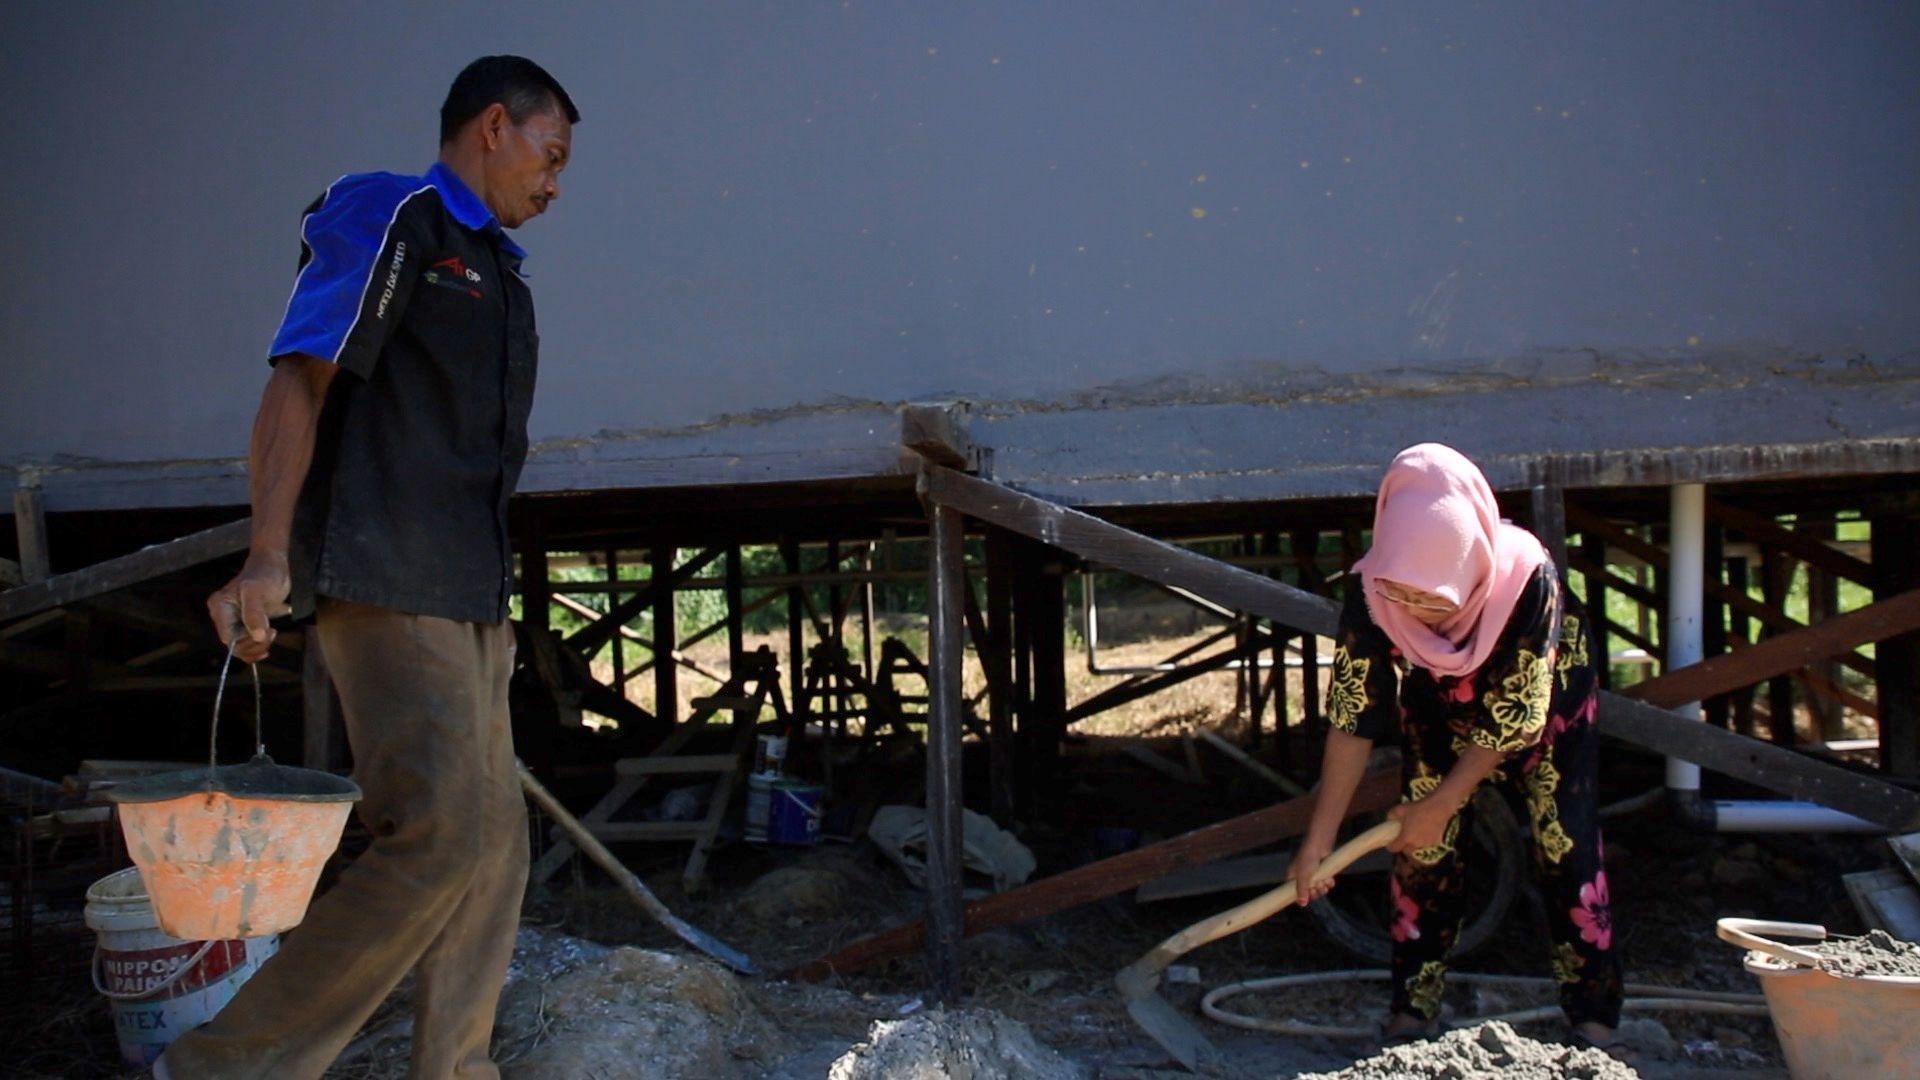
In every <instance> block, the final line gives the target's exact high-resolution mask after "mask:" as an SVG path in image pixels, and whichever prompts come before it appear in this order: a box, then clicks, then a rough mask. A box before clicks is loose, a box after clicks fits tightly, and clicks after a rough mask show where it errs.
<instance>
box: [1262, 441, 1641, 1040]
mask: <svg viewBox="0 0 1920 1080" xmlns="http://www.w3.org/2000/svg"><path fill="white" fill-rule="evenodd" d="M1354 570H1355V571H1356V572H1357V574H1358V576H1359V583H1358V587H1356V588H1352V589H1350V590H1349V591H1348V595H1347V603H1346V607H1345V609H1344V611H1343V612H1342V614H1341V618H1340V639H1339V647H1338V649H1337V650H1336V651H1335V653H1334V657H1333V678H1332V685H1331V688H1330V689H1329V691H1328V693H1327V712H1328V720H1329V726H1330V730H1329V731H1328V733H1327V745H1326V753H1325V757H1324V759H1323V762H1322V765H1321V781H1320V791H1319V795H1318V797H1317V798H1316V800H1315V803H1314V810H1313V820H1312V823H1311V824H1310V825H1309V826H1308V828H1307V835H1306V838H1305V841H1304V843H1303V844H1302V846H1301V850H1300V853H1299V855H1298V857H1297V858H1296V859H1295V861H1294V870H1293V874H1294V880H1295V881H1296V882H1298V884H1299V887H1300V903H1302V904H1307V903H1311V902H1312V901H1313V900H1315V899H1318V898H1319V897H1321V896H1324V895H1326V893H1327V891H1328V890H1329V889H1331V888H1332V887H1333V882H1332V881H1331V880H1329V881H1326V882H1323V883H1321V884H1319V885H1313V884H1312V878H1313V873H1314V870H1315V869H1316V868H1317V867H1318V866H1319V864H1320V862H1321V860H1323V859H1325V858H1326V856H1327V853H1328V852H1330V851H1332V850H1333V846H1334V840H1335V835H1336V833H1337V832H1338V831H1339V828H1340V823H1341V821H1342V819H1344V818H1345V817H1346V813H1347V805H1348V803H1349V802H1351V801H1352V799H1353V792H1354V788H1355V787H1356V786H1358V784H1359V781H1360V777H1361V774H1362V773H1363V772H1364V771H1365V769H1366V764H1367V757H1368V754H1369V753H1370V752H1371V751H1372V749H1373V743H1374V741H1375V740H1376V739H1381V738H1387V737H1390V736H1392V735H1394V734H1395V733H1396V732H1397V733H1398V735H1399V738H1400V745H1401V750H1402V766H1401V770H1402V778H1403V779H1402V783H1403V795H1402V801H1401V803H1400V805H1398V806H1396V807H1394V808H1393V809H1392V810H1390V811H1389V812H1388V815H1387V816H1388V817H1390V818H1392V819H1393V820H1395V821H1398V822H1400V836H1399V838H1398V839H1397V840H1395V841H1394V843H1393V844H1392V845H1390V847H1389V850H1391V851H1392V852H1393V853H1394V861H1393V877H1392V880H1391V886H1392V897H1393V907H1394V912H1395V917H1394V924H1393V1006H1392V1013H1391V1015H1390V1016H1389V1018H1388V1020H1387V1022H1386V1024H1385V1025H1384V1026H1383V1029H1382V1030H1383V1034H1384V1037H1385V1038H1386V1039H1387V1040H1388V1041H1394V1042H1397V1041H1406V1040H1408V1039H1412V1038H1419V1037H1424V1036H1426V1035H1430V1034H1434V1033H1436V1032H1437V1031H1438V1030H1439V1016H1440V996H1441V984H1442V980H1443V978H1444V976H1445V972H1446V957H1447V952H1448V950H1449V949H1451V948H1452V946H1453V941H1454V937H1455V935H1456V934H1458V933H1459V929H1460V921H1461V916H1462V914H1463V913H1462V911H1461V904H1462V902H1463V900H1464V886H1465V875H1466V874H1467V873H1471V872H1473V871H1474V868H1473V867H1471V866H1467V865H1463V863H1464V860H1463V858H1462V854H1463V853H1462V852H1461V851H1460V850H1459V842H1460V838H1462V837H1464V836H1465V835H1467V833H1468V829H1469V827H1470V826H1471V819H1470V815H1471V813H1472V809H1471V807H1470V806H1469V805H1468V801H1469V800H1470V799H1471V798H1472V796H1473V793H1474V791H1475V790H1476V789H1478V788H1479V787H1480V785H1481V784H1482V783H1483V782H1487V781H1491V782H1493V783H1494V784H1495V785H1496V786H1497V787H1498V788H1499V789H1500V790H1501V791H1502V793H1503V794H1505V795H1506V796H1507V797H1508V798H1509V799H1511V800H1514V801H1516V802H1517V803H1519V804H1521V805H1523V806H1524V808H1525V812H1526V818H1527V820H1528V821H1530V822H1531V823H1532V836H1533V849H1534V860H1533V862H1534V868H1535V873H1536V874H1537V875H1538V878H1539V884H1540V891H1541V893H1542V895H1543V896H1544V898H1545V900H1546V905H1547V910H1548V913H1549V915H1550V918H1551V922H1552V924H1553V925H1552V961H1553V974H1554V978H1555V979H1557V980H1558V982H1559V984H1560V1006H1561V1009H1562V1010H1563V1011H1564V1012H1565V1013H1566V1017H1567V1021H1568V1023H1569V1024H1571V1025H1572V1027H1573V1031H1574V1035H1575V1038H1576V1040H1577V1041H1579V1042H1581V1043H1584V1044H1588V1045H1593V1046H1598V1047H1602V1048H1611V1047H1613V1046H1614V1042H1615V1039H1614V1029H1615V1027H1616V1026H1617V1025H1618V1024H1619V1019H1620V998H1621V982H1620V961H1619V958H1618V956H1617V955H1616V954H1615V953H1614V951H1613V920H1612V914H1611V912H1610V911H1609V910H1608V906H1607V876H1606V873H1605V871H1604V870H1603V869H1602V866H1601V845H1600V819H1599V813H1598V806H1597V802H1596V798H1597V796H1596V782H1595V775H1596V772H1597V764H1598V756H1599V738H1600V736H1599V732H1598V731H1597V730H1595V728H1594V705H1595V700H1596V698H1595V693H1596V685H1595V683H1596V681H1595V677H1594V669H1593V658H1592V657H1590V656H1589V655H1588V652H1587V642H1588V640H1589V638H1588V634H1587V617H1586V612H1585V611H1584V609H1583V608H1582V607H1581V606H1580V602H1579V600H1578V599H1577V598H1575V597H1574V596H1573V595H1572V594H1571V593H1569V592H1568V591H1567V590H1566V589H1564V588H1563V587H1562V586H1561V584H1560V580H1559V575H1558V574H1557V572H1556V571H1555V569H1554V566H1553V563H1552V561H1551V560H1550V559H1549V558H1548V557H1547V553H1546V550H1545V549H1544V548H1543V547H1542V546H1541V544H1540V542H1539V541H1538V540H1536V539H1534V537H1533V536H1532V535H1531V534H1530V533H1528V532H1526V531H1525V530H1524V529H1520V528H1517V527H1515V526H1513V525H1510V524H1507V523H1505V522H1503V521H1501V520H1500V513H1499V507H1498V506H1497V504H1496V503H1495V502H1494V498H1493V489H1492V488H1491V487H1489V486H1488V484H1487V480H1486V477H1484V476H1482V475H1481V473H1480V470H1479V469H1478V468H1477V467H1475V466H1474V464H1473V463H1472V462H1471V461H1468V460H1467V459H1466V458H1465V457H1464V456H1463V455H1461V454H1460V453H1459V452H1458V451H1456V450H1453V449H1450V448H1448V447H1445V446H1441V445H1439V444H1438V443H1423V444H1421V445H1419V446H1414V447H1410V448H1408V449H1406V450H1403V451H1401V453H1400V454H1399V456H1398V457H1396V458H1394V460H1393V464H1392V465H1391V466H1390V467H1389V468H1388V470H1387V475H1386V479H1384V480H1383V481H1381V484H1380V495H1379V498H1378V501H1377V502H1376V503H1375V506H1374V519H1373V547H1372V549H1371V550H1370V551H1368V552H1367V554H1366V557H1364V558H1362V559H1361V560H1360V561H1359V562H1357V563H1355V564H1354Z"/></svg>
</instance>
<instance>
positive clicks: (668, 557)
mask: <svg viewBox="0 0 1920 1080" xmlns="http://www.w3.org/2000/svg"><path fill="white" fill-rule="evenodd" d="M678 554H679V549H677V548H675V547H674V546H672V545H671V544H661V543H655V544H654V545H653V547H652V548H650V549H648V551H647V562H648V564H649V565H650V566H651V567H652V568H653V580H654V585H655V588H654V592H653V715H655V716H657V717H659V718H660V719H661V720H662V721H664V722H666V723H667V724H678V723H679V722H680V665H679V664H676V663H674V662H673V650H674V649H676V648H678V646H677V645H676V644H675V639H676V638H677V637H678V631H679V626H678V625H677V623H678V616H677V614H676V605H675V604H674V602H673V561H674V557H675V556H676V555H678ZM728 674H729V675H732V674H734V673H733V672H731V671H729V672H728Z"/></svg>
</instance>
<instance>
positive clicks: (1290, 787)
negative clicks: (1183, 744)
mask: <svg viewBox="0 0 1920 1080" xmlns="http://www.w3.org/2000/svg"><path fill="white" fill-rule="evenodd" d="M1199 735H1200V738H1201V739H1202V740H1203V741H1205V742H1206V744H1207V745H1208V746H1211V747H1213V748H1214V749H1215V750H1218V751H1220V752H1221V753H1222V754H1225V755H1227V757H1229V758H1231V759H1232V760H1233V761H1235V762H1236V763H1238V764H1239V765H1240V767H1241V768H1244V769H1246V770H1247V771H1248V772H1250V773H1252V774H1253V775H1255V776H1257V777H1259V778H1260V779H1262V780H1265V781H1266V782H1267V783H1269V784H1272V785H1273V786H1274V787H1277V788H1279V789H1280V790H1281V791H1284V792H1286V793H1287V794H1288V795H1305V794H1306V793H1307V789H1306V788H1304V787H1301V786H1300V785H1299V784H1298V783H1296V782H1295V781H1294V780H1292V779H1291V778H1289V777H1286V776H1283V775H1281V774H1280V773H1278V772H1275V771H1274V770H1272V769H1270V768H1268V767H1267V766H1266V765H1264V764H1262V763H1261V762H1259V761H1256V760H1254V758H1253V757H1252V755H1250V754H1248V753H1247V752H1246V751H1245V750H1242V749H1240V748H1239V747H1237V746H1235V745H1233V744H1232V743H1231V742H1228V741H1227V740H1226V739H1223V738H1221V737H1220V735H1219V733H1217V732H1215V731H1213V730H1211V729H1209V728H1201V729H1200V731H1199Z"/></svg>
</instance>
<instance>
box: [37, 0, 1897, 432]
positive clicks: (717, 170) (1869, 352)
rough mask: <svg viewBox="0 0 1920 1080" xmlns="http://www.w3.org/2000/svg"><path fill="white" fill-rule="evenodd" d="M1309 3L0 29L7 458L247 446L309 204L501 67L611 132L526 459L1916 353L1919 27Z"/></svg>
mask: <svg viewBox="0 0 1920 1080" xmlns="http://www.w3.org/2000/svg"><path fill="white" fill-rule="evenodd" d="M1355 4H1357V5H1358V7H1357V8H1356V7H1355ZM1293 7H1294V5H1286V4H1234V5H1206V6H1202V5H1198V4H1153V5H1136V4H1113V3H1087V4H1071V5H1035V4H1026V3H1013V4H1006V5H965V6H959V5H924V6H923V5H899V4H892V3H862V2H852V3H847V4H840V3H830V4H801V3H773V4H747V3H732V4H716V5H682V4H676V5H659V6H657V7H650V8H647V9H632V10H630V9H629V8H628V7H627V6H625V5H607V6H578V7H575V6H564V5H538V4H524V3H516V4H507V3H499V2H495V0H485V2H475V3H466V4H461V5H438V4H436V5H427V4H417V5H412V4H409V5H392V4H367V5H351V4H328V5H302V6H300V7H298V8H295V7H292V6H285V7H283V6H281V5H273V4H261V5H232V6H231V7H228V8H225V9H222V10H216V9H213V8H211V7H209V6H206V5H194V6H192V7H191V8H189V9H185V10H181V9H180V7H179V6H168V7H166V8H164V9H162V8H160V7H159V6H157V5H138V6H135V5H116V6H111V7H110V6H106V5H87V6H85V8H84V9H82V10H80V11H77V12H69V11H68V10H66V8H67V6H63V5H26V4H12V5H6V6H5V7H4V9H0V50H3V51H4V62H3V63H0V92H3V93H4V100H5V101H6V102H7V103H8V105H9V109H8V115H9V117H10V120H11V123H10V125H9V138H8V139H7V140H6V142H7V144H8V146H9V148H10V151H11V152H9V153H6V154H4V155H0V197H3V198H4V205H5V206H6V208H7V209H6V213H5V227H4V229H3V230H0V367H3V369H4V372H5V378H4V383H3V384H0V463H7V464H16V465H17V464H20V463H24V462H34V461H50V460H55V459H59V458H62V457H67V458H72V457H82V458H94V459H108V460H131V461H151V460H166V459H200V458H224V457H231V456H233V455H237V454H239V453H241V452H242V451H243V449H244V446H245V441H246V433H247V425H248V422H249V419H250V417H251V415H252V410H253V407H254V404H255V402H256V400H257V395H258V389H259V386H260V384H261V382H262V380H263V378H264V375H265V368H264V366H263V364H262V363H261V351H262V349H263V347H264V345H265V343H266V341H267V340H268V338H269V337H270V335H271V333H272V331H273V328H274V326H275V323H276V320H277V318H278V316H279V313H280V309H281V306H282V305H283V303H284V302H285V297H286V292H287V288H288V286H289V283H290V281H291V276H292V272H293V264H294V258H295V254H296V241H295V233H294V230H295V226H296V219H297V215H298V212H299V210H300V208H301V207H302V205H303V204H304V203H305V202H306V201H307V200H309V199H310V198H312V196H313V195H315V194H316V193H317V192H318V191H319V190H320V189H321V188H323V187H324V186H325V185H326V184H327V183H328V182H329V181H331V180H332V179H333V178H334V177H335V176H336V175H338V174H340V173H342V172H347V171H360V170H366V169H394V170H398V171H413V172H417V171H419V170H421V169H423V168H424V167H425V166H426V164H427V163H428V162H429V160H430V158H431V155H432V152H433V143H434V132H435V127H434V124H435V110H436V108H437V106H438V103H439V99H440V97H441V95H442V94H443V93H444V90H445V85H446V83H447V81H448V80H449V79H450V78H451V77H452V75H453V73H454V72H455V71H456V70H458V68H459V67H460V65H461V64H462V63H464V62H465V61H466V60H468V59H470V58H471V57H472V56H474V55H477V54H479V53H482V52H488V51H519V52H524V53H526V54H528V55H531V56H533V57H535V58H536V59H538V60H540V61H541V62H542V63H543V64H546V65H547V66H548V67H549V68H550V69H551V70H552V71H553V72H554V73H555V74H556V75H557V76H559V78H560V79H561V80H562V81H563V82H565V83H566V84H567V85H568V87H569V89H570V90H571V91H572V92H573V94H574V96H575V98H576V100H577V101H578V102H579V103H580V106H581V108H582V110H583V111H584V113H585V122H584V123H583V124H582V125H581V126H580V128H579V129H578V131H577V132H576V163H575V165H574V166H573V167H572V168H571V169H570V170H569V171H568V172H567V174H566V176H565V177H564V188H563V195H562V198H561V200H560V202H559V203H558V204H557V205H556V207H555V209H554V210H553V211H552V212H551V213H549V214H548V215H547V216H546V217H545V218H543V219H539V220H536V221H535V222H533V223H531V224H530V225H529V226H528V227H527V228H525V229H523V230H521V235H520V239H521V240H522V242H523V243H524V244H525V245H526V246H527V247H528V248H529V249H530V250H531V251H532V252H533V259H532V261H531V262H530V263H529V267H530V269H531V271H532V273H533V275H534V277H533V281H534V286H535V290H536V296H537V297H538V303H539V306H540V319H541V326H542V337H543V345H544V351H543V365H542V373H541V386H540V394H539V399H538V402H537V405H536V408H535V412H534V420H533V425H534V435H535V437H536V439H539V438H549V439H551V438H555V437H560V436H586V435H593V434H595V433H598V432H602V431H619V432H636V431H639V432H647V431H663V432H664V431H672V430H675V429H682V428H686V427H689V426H691V425H697V424H701V423H702V422H706V421H710V420H712V419H713V418H715V417H718V416H721V415H724V414H737V413H742V412H748V411H752V410H759V409H777V408H781V407H785V406H792V405H815V404H825V403H833V402H836V401H843V400H847V399H854V400H873V399H879V400H893V399H901V398H912V397H931V396H942V395H955V396H962V397H971V398H975V399H982V400H996V401H1008V400H1018V399H1037V400H1052V399H1058V398H1062V397H1065V396H1069V395H1074V394H1077V393H1080V392H1084V391H1086V390H1088V389H1090V388H1095V387H1101V386H1109V385H1115V384H1127V383H1131V384H1149V385H1150V384H1151V383H1152V381H1153V380H1155V379H1158V378H1160V377H1163V376H1178V377H1179V378H1180V380H1181V381H1182V382H1183V383H1184V384H1187V385H1191V384H1192V383H1193V381H1194V380H1195V379H1198V380H1200V381H1201V382H1209V381H1216V380H1217V381H1219V382H1222V383H1230V382H1232V381H1234V380H1236V379H1239V378H1242V377H1243V376H1246V375H1247V374H1248V373H1250V372H1251V373H1260V372H1265V373H1267V375H1271V373H1272V372H1273V371H1274V370H1276V369H1304V368H1310V367H1317V368H1325V369H1328V370H1332V371H1353V370H1357V369H1369V368H1376V367H1382V366H1388V365H1401V364H1408V363H1415V364H1421V363H1451V362H1456V361H1461V360H1469V359H1499V358H1503V357H1510V356H1521V355H1526V354H1529V353H1533V352H1536V351H1539V350H1554V349H1584V348H1590V349H1595V350H1600V351H1603V352H1615V351H1620V352H1632V351H1652V352H1664V351H1668V350H1672V351H1675V352H1677V353H1682V354H1684V353H1689V352H1691V353H1694V354H1695V355H1709V354H1712V353H1717V352H1725V351H1727V350H1733V351H1736V352H1737V351H1739V350H1741V349H1743V348H1746V347H1748V346H1752V348H1753V349H1755V350H1761V351H1766V352H1769V353H1771V352H1773V351H1778V350H1788V351H1821V352H1825V353H1826V354H1828V355H1836V354H1863V355H1865V356H1867V357H1868V358H1870V359H1872V358H1884V357H1891V356H1898V355H1901V354H1911V353H1913V352H1914V351H1915V350H1916V348H1920V250H1916V242H1917V241H1920V184H1916V183H1915V178H1916V177H1920V139H1917V138H1916V136H1917V135H1920V60H1916V58H1917V57H1920V7H1916V6H1915V5H1912V4H1906V3H1874V4H1868V3H1830V4H1817V5H1816V4H1802V3H1768V4H1750V3H1743V4H1713V5H1707V4H1692V3H1682V4H1675V3H1671V2H1670V0H1662V2H1619V3H1606V4H1600V3H1592V4H1585V3H1581V4H1570V3H1561V4H1548V5H1536V4H1528V3H1518V2H1490V3H1483V4H1475V5H1467V4H1461V3H1444V4H1393V5H1389V4H1384V3H1378V2H1376V0H1353V2H1352V3H1348V2H1342V3H1337V4H1314V3H1302V4H1299V5H1297V8H1298V11H1297V12H1296V11H1294V10H1292V8H1293ZM1545 9H1551V11H1552V13H1551V14H1549V13H1546V11H1545ZM1203 213H1204V216H1202V214H1203ZM1262 377H1265V376H1262ZM863 415H864V414H863ZM862 422H863V423H864V422H865V421H864V420H863V421H862ZM724 450H725V447H724V446H721V447H720V448H719V451H720V452H724Z"/></svg>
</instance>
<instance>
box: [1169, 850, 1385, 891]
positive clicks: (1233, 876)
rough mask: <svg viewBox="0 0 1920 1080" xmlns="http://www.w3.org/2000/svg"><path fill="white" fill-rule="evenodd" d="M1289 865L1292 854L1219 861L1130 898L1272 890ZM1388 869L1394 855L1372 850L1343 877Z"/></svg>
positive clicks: (1357, 861) (1181, 872) (1347, 870)
mask: <svg viewBox="0 0 1920 1080" xmlns="http://www.w3.org/2000/svg"><path fill="white" fill-rule="evenodd" d="M1292 866H1293V854H1292V853H1291V852H1281V853H1278V854H1273V855H1248V856H1245V857H1243V858H1238V859H1221V860H1220V861H1219V862H1216V863H1209V864H1207V865H1206V866H1196V867H1194V868H1192V869H1190V870H1182V871H1180V872H1179V873H1176V874H1168V875H1167V876H1166V877H1163V878H1156V879H1154V880H1153V881H1149V882H1147V883H1146V884H1145V885H1142V886H1140V887H1139V888H1138V889H1136V890H1134V893H1133V899H1134V902H1135V903H1141V904H1151V903H1157V902H1159V901H1161V900H1180V899H1184V898H1186V897H1189V896H1207V895H1210V894H1212V893H1221V892H1231V891H1233V890H1235V889H1258V888H1266V887H1271V886H1274V885H1278V884H1280V883H1281V882H1283V881H1285V880H1287V871H1288V869H1289V868H1291V867H1292ZM1391 869H1393V856H1392V855H1389V854H1387V852H1385V851H1374V852H1370V853H1368V854H1366V855H1362V856H1361V857H1360V858H1359V859H1357V860H1356V861H1355V862H1354V864H1353V865H1352V866H1349V867H1347V869H1346V870H1345V871H1344V872H1343V876H1344V875H1346V874H1384V873H1386V872H1388V871H1389V870H1391Z"/></svg>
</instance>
